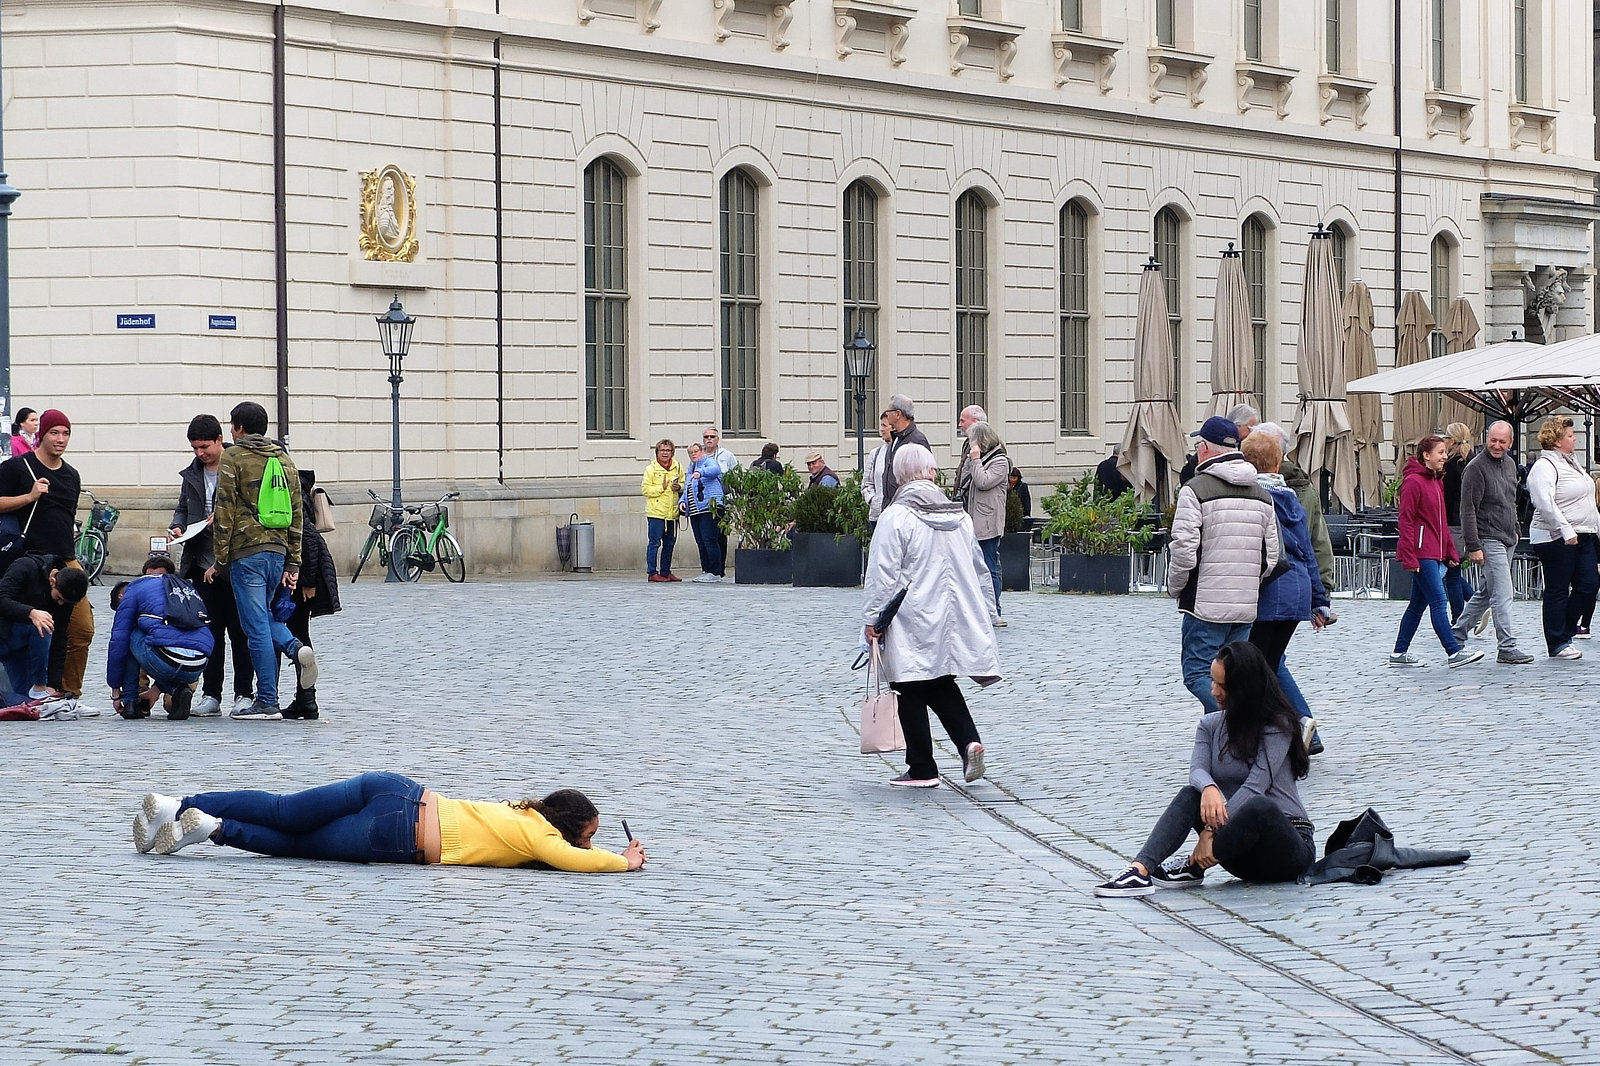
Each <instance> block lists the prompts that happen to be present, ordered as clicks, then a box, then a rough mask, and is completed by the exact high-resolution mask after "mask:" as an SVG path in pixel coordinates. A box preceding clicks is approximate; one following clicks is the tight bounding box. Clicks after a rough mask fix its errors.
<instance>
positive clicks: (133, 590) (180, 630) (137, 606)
mask: <svg viewBox="0 0 1600 1066" xmlns="http://www.w3.org/2000/svg"><path fill="white" fill-rule="evenodd" d="M175 571H176V567H174V566H173V564H172V559H171V558H170V557H168V556H165V555H152V556H151V557H150V558H149V559H148V560H146V562H145V564H144V572H145V576H144V577H140V578H135V579H134V580H133V581H131V582H129V583H127V585H126V586H119V587H118V588H117V589H113V590H112V601H113V604H112V605H113V606H114V607H115V608H116V612H117V616H116V620H115V621H113V622H112V624H111V647H110V648H109V649H108V650H107V652H106V684H107V685H108V686H109V687H110V689H111V702H112V706H113V707H115V708H116V710H117V713H118V714H120V715H122V717H124V718H146V717H149V714H150V708H149V707H148V706H147V705H145V703H144V701H143V700H141V699H140V698H139V671H140V670H141V669H142V670H143V671H144V672H145V674H147V675H148V676H149V678H150V681H151V683H152V684H154V685H155V686H156V687H157V688H159V689H160V690H161V691H162V692H163V693H164V694H165V695H166V697H167V699H166V704H167V717H168V718H169V719H171V720H173V721H182V720H183V719H185V718H188V717H189V705H190V703H191V701H192V700H193V699H194V689H192V688H190V687H189V686H190V685H192V684H194V682H196V681H198V680H199V679H200V676H201V674H203V673H204V672H205V668H206V661H207V660H208V659H209V658H210V657H211V650H212V647H213V646H214V643H213V639H212V636H211V630H210V628H209V627H208V626H207V625H206V624H205V623H204V621H202V622H201V623H200V624H199V625H198V626H195V627H192V628H191V627H187V626H182V625H177V624H174V622H173V621H169V620H168V612H167V578H168V576H169V575H173V574H174V573H175ZM172 580H174V581H176V582H178V584H179V586H181V588H180V593H181V590H182V589H188V593H189V595H190V596H192V597H194V603H195V604H196V605H199V604H200V602H201V601H200V594H199V593H198V592H196V591H195V590H194V587H193V586H192V585H189V583H188V582H186V581H183V580H182V579H181V578H177V577H173V578H172ZM118 593H120V596H119V595H118ZM199 617H201V618H203V617H204V615H203V614H202V615H200V616H199Z"/></svg>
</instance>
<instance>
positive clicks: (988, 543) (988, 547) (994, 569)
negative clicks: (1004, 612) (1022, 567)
mask: <svg viewBox="0 0 1600 1066" xmlns="http://www.w3.org/2000/svg"><path fill="white" fill-rule="evenodd" d="M978 547H980V548H982V549H983V563H984V565H985V566H987V567H988V568H989V580H990V581H992V582H994V613H995V614H999V613H1000V538H999V537H990V538H989V539H988V540H980V541H978Z"/></svg>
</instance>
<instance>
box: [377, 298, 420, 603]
mask: <svg viewBox="0 0 1600 1066" xmlns="http://www.w3.org/2000/svg"><path fill="white" fill-rule="evenodd" d="M377 321H378V340H379V342H380V343H382V344H383V354H384V355H386V356H388V357H389V390H390V391H389V401H390V408H391V413H392V414H393V422H394V483H393V484H392V485H391V486H390V495H389V505H390V507H391V508H392V510H391V514H393V515H394V516H396V517H397V518H398V516H399V515H400V513H401V512H400V506H401V504H400V382H401V381H403V380H405V379H404V378H402V377H401V376H400V370H401V367H402V364H404V363H405V361H406V352H408V351H410V350H411V327H413V326H415V325H416V324H417V320H416V319H414V318H412V317H411V316H410V315H408V314H406V310H405V308H403V307H401V306H400V294H399V293H395V296H394V302H393V303H391V304H389V311H388V313H387V314H382V315H379V316H378V319H377ZM397 562H398V560H396V559H395V557H394V553H393V552H390V553H389V573H388V574H387V575H386V576H385V577H384V579H383V580H384V581H386V582H388V581H399V580H400V572H399V570H398V569H397V566H396V564H397Z"/></svg>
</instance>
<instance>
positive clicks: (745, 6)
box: [711, 0, 794, 52]
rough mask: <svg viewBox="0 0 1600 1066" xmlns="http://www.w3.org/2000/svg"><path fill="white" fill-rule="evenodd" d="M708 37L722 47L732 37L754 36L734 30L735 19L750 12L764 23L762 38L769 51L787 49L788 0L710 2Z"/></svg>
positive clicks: (790, 9) (790, 17) (791, 12)
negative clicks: (769, 43) (768, 42)
mask: <svg viewBox="0 0 1600 1066" xmlns="http://www.w3.org/2000/svg"><path fill="white" fill-rule="evenodd" d="M711 12H712V14H711V36H712V39H713V40H715V41H716V42H717V43H718V44H722V43H724V42H726V41H727V40H729V39H730V38H732V37H734V36H736V35H737V36H746V37H751V36H756V34H753V33H750V32H749V31H748V30H739V29H737V28H736V26H737V24H738V22H739V21H740V20H739V18H738V17H737V16H742V15H744V14H746V13H747V12H748V13H751V14H754V15H756V16H757V17H758V18H761V19H763V20H764V21H765V24H766V33H765V36H766V38H767V39H768V40H769V41H771V42H772V50H773V51H774V52H781V51H783V50H784V49H785V48H788V47H789V38H788V37H785V36H784V34H786V33H788V32H789V24H790V23H791V22H793V21H794V8H793V7H791V6H790V3H789V0H711Z"/></svg>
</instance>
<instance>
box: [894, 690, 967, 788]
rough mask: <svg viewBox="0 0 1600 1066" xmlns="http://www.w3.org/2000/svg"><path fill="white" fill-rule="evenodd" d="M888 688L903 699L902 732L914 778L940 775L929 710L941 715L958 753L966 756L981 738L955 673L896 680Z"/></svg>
mask: <svg viewBox="0 0 1600 1066" xmlns="http://www.w3.org/2000/svg"><path fill="white" fill-rule="evenodd" d="M889 687H890V688H892V689H894V691H895V692H896V693H898V694H899V697H900V698H899V700H898V701H897V702H898V703H899V705H900V729H901V731H902V732H904V733H905V735H906V769H907V771H908V772H909V773H910V774H911V776H912V777H917V778H922V779H924V780H927V779H932V778H935V777H938V776H939V764H938V763H936V762H934V761H933V733H932V731H931V730H930V729H929V727H928V712H929V711H932V712H933V713H934V714H936V715H938V716H939V724H940V725H942V726H944V731H945V732H946V733H948V734H949V735H950V742H951V743H952V744H954V745H955V746H956V750H957V751H960V752H963V753H964V752H965V751H966V750H967V745H968V744H971V743H973V742H974V741H976V740H977V739H978V727H977V726H976V725H974V724H973V721H972V712H971V711H969V710H967V700H966V697H964V696H962V695H961V686H960V685H958V684H956V679H955V675H954V674H946V675H945V676H944V677H936V678H934V679H933V680H931V681H896V682H894V683H893V684H892V685H890V686H889Z"/></svg>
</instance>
